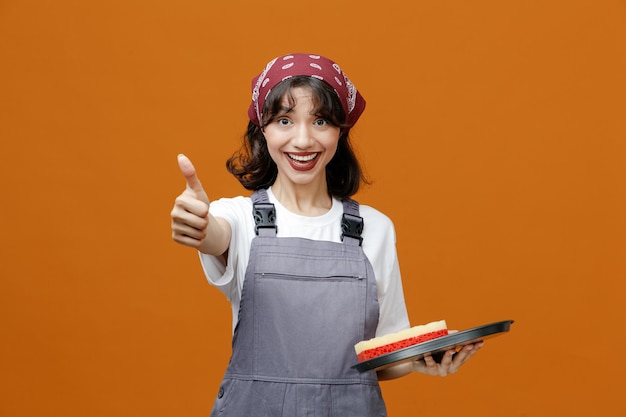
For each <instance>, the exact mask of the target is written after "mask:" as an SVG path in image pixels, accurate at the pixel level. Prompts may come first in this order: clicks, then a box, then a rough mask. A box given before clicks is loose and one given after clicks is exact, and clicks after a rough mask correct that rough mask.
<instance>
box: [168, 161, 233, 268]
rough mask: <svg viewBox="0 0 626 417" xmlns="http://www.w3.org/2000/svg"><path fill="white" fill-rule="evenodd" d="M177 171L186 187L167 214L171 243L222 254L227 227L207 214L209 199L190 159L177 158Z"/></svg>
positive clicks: (220, 220) (224, 222) (213, 253)
mask: <svg viewBox="0 0 626 417" xmlns="http://www.w3.org/2000/svg"><path fill="white" fill-rule="evenodd" d="M178 167H179V168H180V172H181V173H182V174H183V176H184V177H185V180H186V187H185V191H183V192H182V194H180V195H179V196H178V197H177V198H176V200H175V202H174V208H173V209H172V211H171V213H170V216H171V218H172V239H174V241H175V242H177V243H180V244H181V245H185V246H190V247H192V248H195V249H198V250H200V251H201V252H204V253H208V254H211V255H216V256H217V255H222V254H224V253H225V252H226V250H227V249H228V245H229V243H230V225H229V224H228V222H226V221H225V220H224V219H220V218H215V217H213V216H211V214H210V213H209V197H208V196H207V193H206V192H205V191H204V188H202V184H201V183H200V180H199V179H198V176H197V175H196V169H195V168H194V166H193V164H192V163H191V161H190V160H189V158H187V157H186V156H185V155H182V154H181V155H178Z"/></svg>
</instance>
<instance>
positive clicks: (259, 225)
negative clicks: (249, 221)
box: [253, 203, 278, 236]
mask: <svg viewBox="0 0 626 417" xmlns="http://www.w3.org/2000/svg"><path fill="white" fill-rule="evenodd" d="M253 214H254V223H255V225H256V226H254V231H255V232H256V234H257V236H258V235H259V229H274V233H276V231H278V227H277V226H276V208H275V207H274V205H273V204H272V203H255V204H254V208H253Z"/></svg>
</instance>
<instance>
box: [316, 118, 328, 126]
mask: <svg viewBox="0 0 626 417" xmlns="http://www.w3.org/2000/svg"><path fill="white" fill-rule="evenodd" d="M327 124H328V122H327V121H326V119H317V120H316V121H315V125H316V126H326V125H327Z"/></svg>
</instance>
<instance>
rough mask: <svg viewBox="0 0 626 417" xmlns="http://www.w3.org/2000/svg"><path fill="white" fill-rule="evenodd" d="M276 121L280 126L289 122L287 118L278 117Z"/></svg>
mask: <svg viewBox="0 0 626 417" xmlns="http://www.w3.org/2000/svg"><path fill="white" fill-rule="evenodd" d="M276 123H278V124H279V125H281V126H287V125H288V124H289V119H284V118H283V119H278V120H276Z"/></svg>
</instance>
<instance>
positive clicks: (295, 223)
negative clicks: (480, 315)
mask: <svg viewBox="0 0 626 417" xmlns="http://www.w3.org/2000/svg"><path fill="white" fill-rule="evenodd" d="M267 194H268V197H269V200H270V202H271V203H273V204H274V205H275V207H276V223H277V226H278V232H277V235H276V236H277V237H301V238H306V239H313V240H327V241H332V242H341V217H342V215H343V205H342V203H341V201H340V200H338V199H336V198H334V199H333V205H332V208H331V209H330V210H329V211H328V212H327V213H325V214H323V215H321V216H316V217H306V216H301V215H298V214H295V213H292V212H290V211H289V210H287V209H286V208H285V207H284V206H283V205H282V204H280V202H279V201H278V200H277V199H276V197H275V196H274V194H273V193H272V190H271V188H270V189H268V190H267ZM210 211H211V214H212V215H213V216H215V217H221V218H223V219H225V220H226V221H227V222H228V223H229V224H230V227H231V228H232V237H231V241H230V246H229V248H228V262H227V264H226V265H224V263H223V260H222V259H221V258H217V257H215V256H211V255H207V254H204V253H200V260H201V263H202V268H203V269H204V273H205V275H206V277H207V279H208V281H209V283H210V284H212V285H214V286H215V287H217V288H218V289H219V290H220V291H221V292H222V293H223V294H224V295H225V296H226V297H227V298H228V300H229V301H230V303H231V307H232V315H233V331H234V329H235V326H236V324H237V320H238V314H239V303H240V301H241V289H242V288H243V282H244V279H245V273H246V268H247V266H248V259H249V257H250V244H251V242H252V239H253V238H254V236H255V232H254V219H253V216H252V200H251V199H250V198H249V197H235V198H222V199H220V200H216V201H213V202H211V205H210ZM360 216H361V217H363V222H364V227H363V234H362V237H363V251H364V252H365V255H366V256H367V258H368V259H369V261H370V263H371V264H372V267H373V268H374V274H375V277H376V285H377V287H378V302H379V306H380V317H379V322H378V328H377V330H376V336H382V335H385V334H389V333H393V332H397V331H400V330H403V329H406V328H408V327H409V319H408V314H407V310H406V305H405V301H404V293H403V290H402V281H401V278H400V269H399V266H398V257H397V252H396V234H395V229H394V226H393V223H392V222H391V220H390V219H389V218H388V217H387V216H385V215H384V214H383V213H381V212H379V211H378V210H376V209H374V208H372V207H369V206H365V205H361V206H360Z"/></svg>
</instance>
